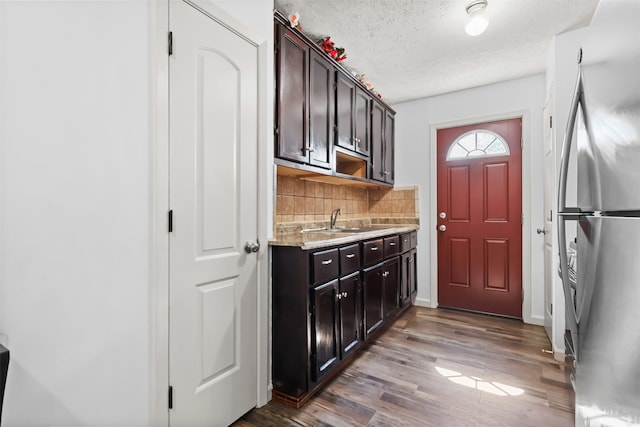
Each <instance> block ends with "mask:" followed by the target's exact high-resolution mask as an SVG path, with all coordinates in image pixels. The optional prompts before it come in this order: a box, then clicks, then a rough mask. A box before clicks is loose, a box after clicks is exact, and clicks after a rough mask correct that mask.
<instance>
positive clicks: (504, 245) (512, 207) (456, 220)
mask: <svg viewBox="0 0 640 427" xmlns="http://www.w3.org/2000/svg"><path fill="white" fill-rule="evenodd" d="M521 135H522V119H519V118H518V119H509V120H500V121H496V122H488V123H480V124H476V125H471V126H462V127H456V128H449V129H441V130H438V135H437V138H438V142H437V146H438V166H437V167H438V230H439V231H438V305H439V306H441V307H452V308H460V309H465V310H472V311H479V312H485V313H493V314H499V315H504V316H511V317H517V318H522V219H521V218H522V173H521V170H522V149H521Z"/></svg>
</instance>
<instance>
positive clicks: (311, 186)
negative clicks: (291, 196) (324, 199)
mask: <svg viewBox="0 0 640 427" xmlns="http://www.w3.org/2000/svg"><path fill="white" fill-rule="evenodd" d="M316 185H317V184H316V183H315V182H313V181H304V196H305V197H315V195H316Z"/></svg>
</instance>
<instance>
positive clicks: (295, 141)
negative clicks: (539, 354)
mask: <svg viewBox="0 0 640 427" xmlns="http://www.w3.org/2000/svg"><path fill="white" fill-rule="evenodd" d="M278 28H279V33H280V37H279V44H280V48H279V51H278V82H277V84H278V91H277V93H278V94H279V98H278V111H277V114H278V129H277V150H278V151H277V153H276V156H278V157H280V158H283V159H287V160H293V161H296V162H307V159H308V158H309V156H308V152H307V151H308V150H307V140H308V136H307V120H306V118H307V108H308V107H307V87H308V85H307V80H308V75H309V73H308V69H307V66H308V63H309V48H308V47H307V46H306V45H305V43H304V42H303V41H302V40H300V39H299V38H298V37H297V36H296V35H295V34H293V33H292V32H291V31H289V30H287V29H286V28H285V27H283V26H279V27H278Z"/></svg>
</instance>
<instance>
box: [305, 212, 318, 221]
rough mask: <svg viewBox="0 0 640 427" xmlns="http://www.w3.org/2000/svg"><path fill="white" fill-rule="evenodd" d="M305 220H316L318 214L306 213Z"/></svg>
mask: <svg viewBox="0 0 640 427" xmlns="http://www.w3.org/2000/svg"><path fill="white" fill-rule="evenodd" d="M304 220H305V221H315V220H316V216H315V215H313V214H306V215H305V216H304Z"/></svg>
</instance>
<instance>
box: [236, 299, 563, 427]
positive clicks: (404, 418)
mask: <svg viewBox="0 0 640 427" xmlns="http://www.w3.org/2000/svg"><path fill="white" fill-rule="evenodd" d="M542 349H545V350H548V349H550V343H549V340H548V339H547V336H546V334H545V331H544V329H543V328H542V327H539V326H533V325H526V324H524V323H522V322H521V321H518V320H512V319H504V318H498V317H492V316H486V315H481V314H473V313H465V312H458V311H452V310H443V309H429V308H423V307H412V308H410V309H409V310H408V311H407V312H406V313H405V314H404V315H402V316H401V317H400V318H399V319H398V320H397V321H396V322H395V323H394V324H393V325H392V326H391V328H390V329H389V330H388V331H387V332H385V333H384V334H383V335H382V336H380V337H379V338H378V339H377V340H376V341H374V342H373V343H372V344H371V346H369V347H368V348H367V349H366V351H364V352H362V353H361V355H360V356H359V357H358V358H356V359H355V360H354V361H353V363H351V364H350V365H349V366H347V367H346V369H344V370H343V371H342V373H341V374H339V375H338V376H337V377H336V378H335V379H334V380H333V381H332V382H330V383H329V384H328V385H327V386H326V387H325V388H324V389H322V390H321V391H320V392H319V393H318V394H317V395H316V396H315V397H313V398H312V399H311V400H310V401H309V402H308V403H307V404H306V405H305V406H304V407H303V408H302V409H294V408H291V407H288V406H286V405H284V404H282V403H279V402H275V401H271V402H270V403H269V404H267V405H266V406H264V407H262V408H258V409H254V410H252V411H251V412H249V413H247V414H246V415H245V416H244V417H243V418H241V419H240V420H238V421H237V422H236V423H235V424H234V426H238V427H251V426H261V427H262V426H336V427H337V426H443V427H446V426H452V427H466V426H477V427H480V426H483V427H484V426H509V427H512V426H545V427H552V426H572V425H574V415H573V411H574V409H573V395H572V392H571V387H570V385H568V384H567V383H566V381H565V376H564V363H562V362H558V361H556V360H554V359H553V356H552V355H550V354H547V353H544V352H543V351H542Z"/></svg>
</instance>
